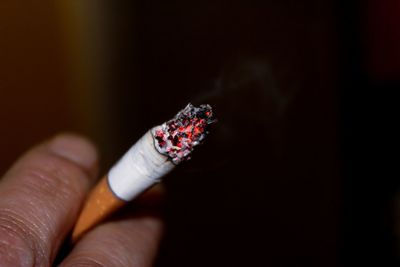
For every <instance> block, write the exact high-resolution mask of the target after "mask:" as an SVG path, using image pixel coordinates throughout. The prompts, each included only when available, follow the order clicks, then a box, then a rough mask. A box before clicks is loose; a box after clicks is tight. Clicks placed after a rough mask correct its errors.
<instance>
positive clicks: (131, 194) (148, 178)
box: [72, 103, 216, 242]
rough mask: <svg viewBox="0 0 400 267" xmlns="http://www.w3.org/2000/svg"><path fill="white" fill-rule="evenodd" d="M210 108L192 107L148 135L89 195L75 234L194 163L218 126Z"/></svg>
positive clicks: (137, 143)
mask: <svg viewBox="0 0 400 267" xmlns="http://www.w3.org/2000/svg"><path fill="white" fill-rule="evenodd" d="M215 121H216V120H215V119H214V115H213V112H212V108H211V106H209V105H200V106H199V107H195V106H193V105H192V104H190V103H189V104H188V105H187V106H186V107H185V108H184V109H183V110H181V111H180V112H178V114H176V116H175V117H174V118H173V119H171V120H169V121H167V122H165V123H163V124H162V125H159V126H156V127H154V128H152V129H151V130H149V131H148V132H146V133H145V134H144V135H143V136H142V137H141V138H140V139H139V140H138V141H137V142H136V143H135V144H134V145H133V146H132V147H131V148H130V149H129V150H128V152H126V153H125V155H124V156H123V157H122V158H121V159H120V160H119V161H118V162H117V163H116V164H115V165H114V166H113V167H112V168H111V169H110V171H109V172H108V174H107V175H105V176H104V177H103V178H102V179H101V180H100V182H99V183H98V184H97V185H96V186H95V188H94V189H93V190H92V192H91V193H90V194H89V196H88V198H87V200H86V202H85V204H84V206H83V209H82V212H81V214H80V216H79V218H78V220H77V223H76V225H75V228H74V230H73V233H72V240H73V241H74V242H75V241H77V240H78V239H79V238H80V237H81V236H82V235H83V234H85V233H86V232H87V231H89V230H90V229H91V228H93V227H94V226H95V225H97V224H98V223H100V222H101V221H102V220H104V219H105V218H106V217H108V216H109V215H111V214H112V213H113V212H115V211H116V210H117V209H119V208H120V207H122V206H123V205H124V204H125V203H127V202H129V201H131V200H133V199H134V198H136V197H137V196H138V195H140V194H141V193H143V192H144V191H146V190H147V189H149V188H150V187H151V186H153V185H154V184H156V183H158V182H160V181H161V178H162V177H163V176H165V175H166V174H167V173H169V172H170V171H171V170H173V169H174V168H175V166H176V165H178V164H179V163H180V162H182V161H185V160H188V159H190V155H191V153H192V151H193V148H194V147H195V146H197V145H199V144H201V143H202V141H203V140H204V138H205V137H206V136H207V134H208V131H207V127H208V126H209V125H210V124H212V123H214V122H215Z"/></svg>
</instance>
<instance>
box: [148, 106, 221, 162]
mask: <svg viewBox="0 0 400 267" xmlns="http://www.w3.org/2000/svg"><path fill="white" fill-rule="evenodd" d="M215 121H216V120H215V119H214V115H213V112H212V108H211V106H210V105H200V106H199V107H195V106H193V105H192V104H190V103H189V104H188V105H187V106H186V107H185V108H184V109H183V110H181V111H180V112H179V113H178V114H176V116H175V117H174V118H173V119H172V120H170V121H167V122H165V123H164V124H162V125H161V126H157V127H155V128H154V129H153V137H154V140H155V142H154V143H155V147H156V149H157V150H158V152H160V153H161V154H164V155H166V156H168V157H169V158H170V159H171V161H172V162H173V163H175V164H178V163H180V162H181V161H183V160H188V159H190V153H191V152H192V151H193V147H195V146H197V145H198V144H200V143H201V142H202V141H203V140H204V138H205V137H206V136H207V134H208V132H207V127H208V125H210V124H212V123H214V122H215Z"/></svg>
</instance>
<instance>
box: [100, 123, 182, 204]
mask: <svg viewBox="0 0 400 267" xmlns="http://www.w3.org/2000/svg"><path fill="white" fill-rule="evenodd" d="M174 167H175V165H174V164H173V163H172V162H171V161H170V160H169V159H168V157H167V156H165V155H162V154H160V153H159V152H158V151H157V150H156V148H155V147H154V139H153V134H152V130H150V131H148V132H147V133H146V134H144V135H143V136H142V138H140V139H139V140H138V141H137V142H136V143H135V144H134V145H133V146H132V147H131V148H130V149H129V150H128V152H126V153H125V155H124V156H123V157H122V158H121V159H120V160H119V161H118V162H117V163H116V164H115V165H114V166H113V167H112V168H111V170H110V172H109V174H108V182H109V186H110V188H111V190H112V191H113V193H114V194H115V196H116V197H118V198H120V199H122V200H124V201H130V200H132V199H134V198H135V197H137V196H138V195H140V194H141V193H143V191H145V190H146V189H148V188H149V187H151V186H153V185H154V184H155V183H157V182H159V181H160V179H161V178H162V177H163V176H165V175H166V174H167V173H168V172H170V171H171V170H172V169H173V168H174Z"/></svg>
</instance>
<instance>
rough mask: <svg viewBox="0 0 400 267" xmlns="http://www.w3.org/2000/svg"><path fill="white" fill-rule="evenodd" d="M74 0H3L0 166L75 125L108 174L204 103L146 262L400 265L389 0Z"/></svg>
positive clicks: (394, 34) (399, 59)
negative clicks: (205, 111) (202, 132)
mask: <svg viewBox="0 0 400 267" xmlns="http://www.w3.org/2000/svg"><path fill="white" fill-rule="evenodd" d="M82 3H84V4H76V3H72V2H71V3H67V2H65V3H63V4H54V3H52V1H43V2H41V3H40V4H37V3H35V4H34V3H30V2H27V3H24V4H22V2H21V3H19V1H11V0H5V2H3V3H2V4H0V33H1V35H2V36H3V41H2V42H0V55H1V56H2V60H1V61H0V93H1V95H2V97H1V99H0V101H1V105H0V111H1V112H0V119H1V120H2V122H3V126H2V131H3V137H4V138H3V141H2V142H1V143H0V145H1V148H2V150H3V151H7V152H8V153H2V154H3V155H2V156H1V157H2V158H1V166H0V167H1V170H3V171H5V170H6V168H7V166H8V165H9V164H11V162H12V161H13V160H15V158H16V157H17V155H18V154H20V153H22V151H24V150H25V149H27V147H29V146H30V145H32V144H34V143H36V142H38V141H40V140H42V139H44V138H46V137H48V136H49V135H51V134H54V133H56V132H59V131H62V130H72V131H77V132H80V133H83V134H86V135H88V136H89V137H90V138H92V139H93V140H94V141H95V142H96V143H97V144H98V146H99V150H100V151H101V152H102V157H103V164H102V166H103V171H104V172H105V171H106V170H107V169H108V168H109V167H110V166H111V165H112V164H113V162H114V161H115V160H117V159H118V158H119V157H120V155H121V154H122V153H123V152H124V151H125V150H126V149H127V148H128V147H129V146H130V145H131V144H132V143H133V142H134V141H135V140H136V139H138V138H139V137H140V136H141V135H142V134H143V133H144V132H145V131H146V129H148V128H150V127H152V126H154V125H155V124H159V123H162V122H163V121H165V120H166V119H168V118H170V117H171V116H173V115H174V114H175V113H176V112H177V111H178V110H179V109H181V108H183V107H184V106H185V105H186V104H187V102H193V103H194V104H198V103H210V104H211V105H212V106H213V107H214V110H215V113H216V115H217V117H218V119H219V122H218V124H217V125H215V126H214V127H213V129H211V134H210V136H209V139H208V140H207V142H206V143H205V144H204V146H202V147H200V148H199V149H198V150H197V151H196V152H195V154H194V155H193V160H192V161H190V162H187V163H183V164H182V166H180V167H179V168H178V169H177V170H176V171H174V172H173V173H172V174H170V175H169V176H168V177H166V179H165V184H166V187H167V192H168V198H167V201H166V204H165V217H166V223H167V232H166V236H165V239H164V241H163V244H162V246H161V249H160V255H159V258H158V260H157V264H156V266H194V267H196V266H308V267H310V266H327V267H329V266H365V265H372V266H397V264H398V262H397V257H398V256H397V254H398V253H397V234H396V233H397V232H398V231H399V230H398V228H399V227H398V225H399V223H400V222H399V219H398V215H397V213H396V210H397V197H396V196H397V190H398V188H399V187H398V180H399V175H398V174H399V171H398V169H397V168H396V166H397V165H398V164H396V163H397V162H396V161H397V159H398V156H396V155H397V153H398V152H397V151H398V147H397V146H396V145H395V140H396V137H397V136H398V131H397V130H396V128H397V127H396V123H397V120H396V119H397V113H398V112H397V111H398V109H399V107H398V104H397V99H398V93H397V91H398V89H399V77H400V76H399V75H398V74H400V73H399V72H400V49H399V48H398V47H400V32H399V30H398V29H400V27H398V26H400V25H399V22H398V19H397V17H398V14H399V12H400V4H398V3H397V1H395V0H381V1H377V0H376V1H373V0H369V1H344V0H341V1H333V0H325V1H319V0H303V1H295V0H280V1H227V0H226V1H189V2H188V1H180V0H179V1H161V0H137V1H128V0H122V1H113V2H107V1H83V2H82ZM57 25H58V26H57Z"/></svg>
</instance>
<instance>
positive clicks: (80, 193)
mask: <svg viewBox="0 0 400 267" xmlns="http://www.w3.org/2000/svg"><path fill="white" fill-rule="evenodd" d="M96 161H97V155H96V151H95V148H94V147H93V146H92V145H91V144H90V143H88V142H87V141H86V140H84V139H83V138H80V137H77V136H73V135H66V136H65V135H64V136H58V137H56V138H54V139H53V140H52V141H50V142H47V143H45V144H42V145H39V146H37V147H36V148H34V149H32V150H31V151H29V152H28V153H26V154H25V155H24V156H23V157H22V158H21V159H20V160H19V161H18V162H17V163H16V164H15V165H14V166H13V167H12V168H11V169H10V171H9V172H8V173H7V174H6V175H5V176H4V178H3V180H2V181H1V183H0V266H13V267H15V266H50V265H51V262H52V261H53V259H54V257H55V255H56V253H57V250H58V247H59V246H60V243H61V242H62V240H63V239H64V237H65V235H66V234H67V232H68V231H69V230H70V229H71V227H72V225H73V223H74V221H75V219H76V217H77V214H78V211H79V208H80V206H81V203H82V200H83V198H84V196H85V193H86V192H87V190H88V188H89V185H90V182H91V180H93V179H94V172H95V168H96V167H95V166H96Z"/></svg>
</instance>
